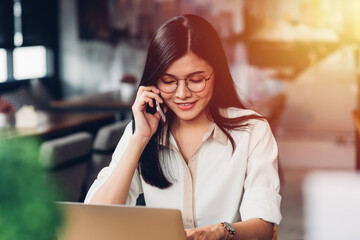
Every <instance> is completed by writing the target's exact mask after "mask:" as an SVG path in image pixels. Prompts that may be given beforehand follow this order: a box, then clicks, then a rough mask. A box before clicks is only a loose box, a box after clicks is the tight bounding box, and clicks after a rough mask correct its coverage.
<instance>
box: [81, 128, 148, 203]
mask: <svg viewBox="0 0 360 240" xmlns="http://www.w3.org/2000/svg"><path fill="white" fill-rule="evenodd" d="M131 124H132V122H130V123H129V124H128V125H127V126H126V129H125V131H124V134H123V135H122V137H121V139H120V141H119V143H118V145H117V146H116V149H115V152H114V153H113V155H112V160H111V162H110V165H109V166H107V167H105V168H103V169H102V170H101V171H100V172H99V174H98V176H97V178H96V180H95V181H94V183H93V184H92V185H91V187H90V189H89V191H88V193H87V195H86V198H85V201H84V202H85V203H89V202H90V201H91V199H92V198H93V196H94V194H95V193H96V191H98V190H99V189H100V188H101V186H102V185H103V184H104V183H105V182H106V181H107V180H108V179H109V177H110V176H111V174H112V173H113V172H114V170H115V169H116V167H117V165H118V164H119V162H120V160H121V158H122V156H123V155H124V153H125V150H126V148H127V146H128V144H129V141H130V137H131V135H132V130H131ZM142 191H143V190H142V186H141V180H140V174H139V171H138V170H137V169H136V170H135V173H134V176H133V178H132V181H131V185H130V189H129V194H128V197H127V199H126V205H133V206H135V204H136V199H137V198H138V196H139V194H140V193H142Z"/></svg>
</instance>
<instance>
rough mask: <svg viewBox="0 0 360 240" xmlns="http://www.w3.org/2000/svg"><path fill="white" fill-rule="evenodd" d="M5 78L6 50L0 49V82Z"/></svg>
mask: <svg viewBox="0 0 360 240" xmlns="http://www.w3.org/2000/svg"><path fill="white" fill-rule="evenodd" d="M6 79H7V64H6V50H5V49H0V82H5V81H6Z"/></svg>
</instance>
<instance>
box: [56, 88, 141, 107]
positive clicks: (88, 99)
mask: <svg viewBox="0 0 360 240" xmlns="http://www.w3.org/2000/svg"><path fill="white" fill-rule="evenodd" d="M134 100H135V98H133V99H123V98H122V97H121V95H120V92H119V91H112V92H106V93H96V94H91V95H86V96H81V97H76V98H72V99H68V100H61V101H53V102H51V103H50V105H51V107H53V108H58V109H69V110H76V109H77V110H81V111H129V110H130V111H131V107H132V105H133V103H134Z"/></svg>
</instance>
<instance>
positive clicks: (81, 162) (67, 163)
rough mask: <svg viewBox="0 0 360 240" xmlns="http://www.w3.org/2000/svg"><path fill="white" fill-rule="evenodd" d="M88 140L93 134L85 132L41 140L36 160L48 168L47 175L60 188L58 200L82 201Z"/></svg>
mask: <svg viewBox="0 0 360 240" xmlns="http://www.w3.org/2000/svg"><path fill="white" fill-rule="evenodd" d="M91 144H92V136H91V134H89V133H87V132H79V133H74V134H71V135H68V136H65V137H60V138H57V139H53V140H48V141H45V142H43V143H42V144H41V146H40V152H39V161H40V162H41V163H42V165H43V166H44V167H45V169H46V170H47V171H46V178H53V179H54V180H55V182H56V183H57V184H58V186H59V188H60V190H62V196H61V199H58V200H59V201H73V202H76V201H83V199H84V197H85V193H86V192H85V191H86V189H85V187H86V185H85V183H86V182H85V180H86V176H87V173H88V167H89V162H90V159H91Z"/></svg>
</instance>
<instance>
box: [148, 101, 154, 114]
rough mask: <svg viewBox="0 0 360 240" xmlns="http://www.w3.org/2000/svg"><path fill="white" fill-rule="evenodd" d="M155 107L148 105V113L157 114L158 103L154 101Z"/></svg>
mask: <svg viewBox="0 0 360 240" xmlns="http://www.w3.org/2000/svg"><path fill="white" fill-rule="evenodd" d="M153 106H154V107H150V105H149V104H146V112H147V113H151V114H155V113H156V101H155V99H153Z"/></svg>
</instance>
